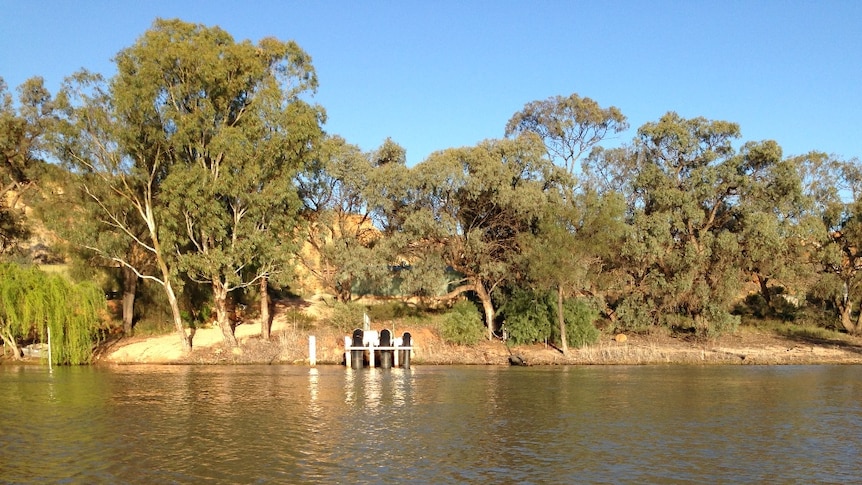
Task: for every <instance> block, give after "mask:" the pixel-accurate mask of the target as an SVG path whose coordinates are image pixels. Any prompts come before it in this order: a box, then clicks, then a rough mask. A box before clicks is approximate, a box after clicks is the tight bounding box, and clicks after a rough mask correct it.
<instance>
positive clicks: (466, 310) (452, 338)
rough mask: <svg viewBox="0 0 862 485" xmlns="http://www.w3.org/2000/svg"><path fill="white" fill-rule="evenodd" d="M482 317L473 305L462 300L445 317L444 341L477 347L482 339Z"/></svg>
mask: <svg viewBox="0 0 862 485" xmlns="http://www.w3.org/2000/svg"><path fill="white" fill-rule="evenodd" d="M482 334H483V324H482V315H481V314H480V313H479V309H478V308H476V305H474V304H473V303H471V302H469V301H466V300H461V301H459V302H458V303H456V304H455V305H454V306H453V307H452V310H450V311H449V312H447V313H446V315H444V317H443V325H442V328H441V336H442V337H443V340H445V341H446V342H449V343H453V344H457V345H475V344H477V343H479V341H480V340H481V339H482Z"/></svg>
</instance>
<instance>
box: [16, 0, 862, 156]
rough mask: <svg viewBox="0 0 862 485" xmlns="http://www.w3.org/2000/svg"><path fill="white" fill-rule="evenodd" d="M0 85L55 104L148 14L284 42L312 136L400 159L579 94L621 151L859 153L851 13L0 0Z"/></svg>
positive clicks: (724, 6) (860, 96) (588, 5)
mask: <svg viewBox="0 0 862 485" xmlns="http://www.w3.org/2000/svg"><path fill="white" fill-rule="evenodd" d="M0 12H2V14H0V76H2V77H3V78H4V79H5V80H6V83H7V84H8V85H9V87H10V89H14V88H15V87H17V86H18V85H19V84H21V83H22V82H23V81H24V80H25V79H27V78H29V77H31V76H35V75H39V76H42V77H44V78H45V80H46V83H47V85H48V87H49V88H50V89H51V90H52V91H56V89H57V87H59V85H60V83H61V81H62V79H63V78H64V77H65V76H68V75H69V74H71V73H73V72H74V71H76V70H77V69H79V68H81V67H85V68H87V69H90V70H92V71H97V72H100V73H102V74H104V75H106V76H111V75H113V74H114V72H115V70H114V67H113V64H112V62H111V59H112V57H113V56H114V55H115V54H116V53H117V52H118V51H119V50H120V49H122V48H124V47H128V46H130V45H132V44H133V43H134V42H135V40H136V39H137V38H138V37H139V36H140V35H141V34H142V33H143V32H144V31H145V30H146V29H147V28H149V27H150V26H151V25H152V22H153V20H154V19H155V18H156V17H163V18H174V17H176V18H181V19H183V20H185V21H189V22H195V23H202V24H205V25H210V26H212V25H218V26H220V27H222V28H223V29H225V30H226V31H228V32H229V33H231V35H233V36H234V38H235V39H237V40H242V39H251V40H252V41H257V40H259V39H260V38H262V37H265V36H274V37H277V38H279V39H282V40H288V39H293V40H295V41H296V42H297V43H299V45H300V46H302V48H303V49H305V50H306V51H307V52H308V53H309V54H311V56H312V58H313V60H314V65H315V67H316V69H317V72H318V76H319V79H320V88H319V90H318V93H317V95H316V96H315V99H316V101H317V102H318V103H320V104H321V105H322V106H323V107H324V108H325V109H326V111H327V113H328V117H329V120H328V122H327V124H326V127H325V128H326V130H327V132H329V133H333V134H339V135H341V136H343V137H344V138H346V139H347V140H348V141H349V142H351V143H355V144H357V145H359V146H360V147H361V148H362V149H364V150H371V149H374V148H376V147H378V146H379V145H380V144H381V143H382V142H383V140H385V139H386V137H391V138H392V139H393V140H394V141H396V142H397V143H399V144H401V145H402V146H404V147H405V148H406V149H407V158H408V163H409V164H411V165H412V164H415V163H418V162H420V161H422V160H424V159H425V158H426V157H427V156H428V154H430V153H431V152H433V151H436V150H441V149H445V148H450V147H459V146H466V145H474V144H476V143H478V142H479V141H481V140H484V139H487V138H499V137H502V135H503V129H504V127H505V124H506V121H508V119H509V118H510V117H511V115H512V114H513V113H515V112H516V111H518V110H520V109H521V108H522V107H523V106H524V104H525V103H527V102H529V101H532V100H538V99H545V98H548V97H550V96H554V95H569V94H571V93H578V94H579V95H581V96H586V97H590V98H593V99H595V100H596V101H598V102H599V103H600V104H601V105H602V106H610V105H614V106H617V107H619V108H620V109H621V110H622V111H623V113H624V114H626V116H628V117H629V121H630V123H631V125H632V130H631V131H630V132H628V133H626V134H625V136H621V137H618V138H616V139H614V140H609V141H607V142H606V143H605V145H606V146H616V145H619V144H621V143H623V142H627V141H630V139H631V138H632V137H633V136H634V131H635V129H636V128H637V127H639V126H641V125H642V124H644V123H646V122H649V121H655V120H657V119H658V118H659V117H660V116H661V115H662V114H664V113H665V112H667V111H676V112H678V113H680V114H681V115H682V116H685V117H696V116H703V117H706V118H709V119H722V120H728V121H734V122H737V123H739V124H740V125H741V127H742V133H743V141H747V140H764V139H774V140H777V141H778V142H779V144H781V146H782V147H783V148H784V153H785V155H795V154H801V153H805V152H808V151H810V150H821V151H825V152H828V153H833V154H836V155H838V156H839V157H842V158H845V159H849V158H854V157H858V158H862V1H857V0H844V1H840V0H818V1H797V0H775V1H756V0H744V1H736V0H725V1H715V2H713V1H706V0H688V1H684V0H677V1H659V0H657V1H646V0H642V1H614V2H588V1H584V2H581V1H574V0H571V1H553V0H545V1H541V0H536V1H532V0H531V1H526V0H516V1H504V0H484V1H472V2H471V1H466V0H464V1H433V0H425V1H409V0H408V1H394V0H393V1H385V2H373V1H338V2H336V1H320V2H312V1H260V2H255V1H243V2H240V1H236V2H226V1H182V0H173V1H154V0H136V1H125V0H112V1H102V0H89V1H77V2H73V1H68V0H66V1H39V0H26V1H25V0H0Z"/></svg>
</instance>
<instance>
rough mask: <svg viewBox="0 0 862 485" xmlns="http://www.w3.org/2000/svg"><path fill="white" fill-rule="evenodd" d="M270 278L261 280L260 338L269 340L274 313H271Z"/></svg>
mask: <svg viewBox="0 0 862 485" xmlns="http://www.w3.org/2000/svg"><path fill="white" fill-rule="evenodd" d="M269 306H270V300H269V278H261V279H260V338H261V339H263V340H269V337H270V333H271V331H272V312H270V308H269Z"/></svg>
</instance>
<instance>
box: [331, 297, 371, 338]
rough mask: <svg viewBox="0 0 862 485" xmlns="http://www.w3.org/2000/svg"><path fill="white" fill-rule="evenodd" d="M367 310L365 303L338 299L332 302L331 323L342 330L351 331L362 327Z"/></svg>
mask: <svg viewBox="0 0 862 485" xmlns="http://www.w3.org/2000/svg"><path fill="white" fill-rule="evenodd" d="M366 310H367V309H366V307H365V305H360V304H358V303H353V302H347V303H345V302H341V301H336V302H334V303H333V304H332V316H331V317H330V319H329V323H330V324H331V325H332V326H333V327H334V328H336V329H337V330H338V331H340V332H343V333H346V334H347V333H350V332H352V331H353V330H354V329H357V328H362V326H363V323H364V317H365V313H366Z"/></svg>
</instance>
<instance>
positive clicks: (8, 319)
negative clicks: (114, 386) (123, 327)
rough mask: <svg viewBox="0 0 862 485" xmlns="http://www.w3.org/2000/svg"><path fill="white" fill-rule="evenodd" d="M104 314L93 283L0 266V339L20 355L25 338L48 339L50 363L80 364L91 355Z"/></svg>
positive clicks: (34, 269)
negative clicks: (49, 338) (78, 282)
mask: <svg viewBox="0 0 862 485" xmlns="http://www.w3.org/2000/svg"><path fill="white" fill-rule="evenodd" d="M104 310H105V296H104V294H103V293H102V291H101V290H100V289H99V288H98V287H97V286H95V285H93V284H89V283H81V284H75V283H72V282H70V281H68V280H67V279H65V278H64V277H63V276H61V275H57V274H48V273H45V272H43V271H40V270H39V269H38V268H35V267H29V268H27V267H21V266H18V265H15V264H11V263H2V264H0V341H2V342H3V343H4V344H5V345H7V346H9V347H11V348H12V350H13V353H14V354H15V356H16V357H19V356H20V355H21V353H20V350H19V347H18V345H19V344H20V343H21V342H22V341H25V340H30V339H34V338H35V339H39V340H41V341H42V342H45V341H46V340H47V339H48V335H49V334H48V332H50V337H51V359H52V362H53V363H55V364H72V365H77V364H84V363H87V362H89V361H90V358H91V357H92V355H93V346H94V343H95V339H96V336H97V329H98V326H99V323H100V319H99V313H100V312H103V311H104Z"/></svg>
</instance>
